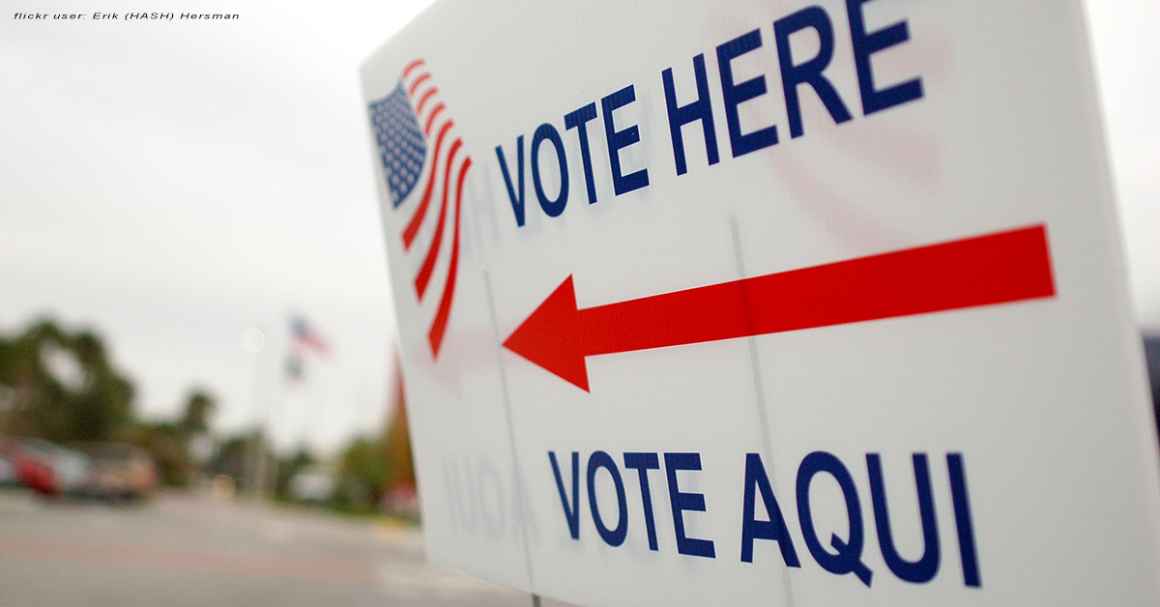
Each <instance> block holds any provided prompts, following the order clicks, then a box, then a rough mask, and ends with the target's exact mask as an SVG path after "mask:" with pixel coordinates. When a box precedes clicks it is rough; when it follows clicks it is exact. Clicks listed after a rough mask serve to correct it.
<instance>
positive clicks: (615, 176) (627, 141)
mask: <svg viewBox="0 0 1160 607" xmlns="http://www.w3.org/2000/svg"><path fill="white" fill-rule="evenodd" d="M633 101H636V92H635V89H633V87H632V85H631V84H630V85H628V86H626V87H624V88H622V89H620V90H619V91H616V92H615V93H611V94H609V95H606V96H605V97H604V98H603V99H601V100H600V109H601V111H602V112H603V113H604V138H605V139H606V140H608V162H609V164H610V166H611V168H612V190H613V191H614V192H616V195H617V196H620V195H621V194H624V193H627V192H631V191H633V190H638V189H640V188H643V187H645V186H647V185H648V170H647V169H641V170H639V171H634V172H632V173H629V174H628V175H624V174H622V173H621V167H620V150H622V149H623V148H626V147H628V146H630V145H632V144H634V143H636V142H638V141H640V129H639V128H637V126H636V125H633V126H630V127H628V128H626V129H622V130H619V131H618V130H616V124H615V121H614V119H613V116H612V112H613V110H615V109H616V108H619V107H624V106H626V105H628V104H630V103H632V102H633Z"/></svg>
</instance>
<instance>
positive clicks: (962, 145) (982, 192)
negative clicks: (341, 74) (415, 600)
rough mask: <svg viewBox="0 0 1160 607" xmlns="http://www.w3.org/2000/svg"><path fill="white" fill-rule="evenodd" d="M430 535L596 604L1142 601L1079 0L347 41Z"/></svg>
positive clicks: (1140, 530) (670, 12) (1099, 150)
mask: <svg viewBox="0 0 1160 607" xmlns="http://www.w3.org/2000/svg"><path fill="white" fill-rule="evenodd" d="M363 83H364V94H365V98H366V100H367V103H368V116H369V117H370V123H371V137H372V140H373V146H374V150H375V151H374V154H375V158H376V166H377V167H378V169H379V187H380V192H381V198H382V215H383V224H384V229H385V234H386V246H387V250H388V257H389V259H390V271H391V278H392V283H393V286H394V296H395V304H396V309H397V311H398V316H399V334H400V342H401V348H402V353H403V366H404V372H405V376H406V380H407V383H406V391H407V399H408V403H409V405H410V407H411V410H410V412H409V419H410V423H411V431H412V433H413V436H414V444H415V448H416V461H417V464H418V477H419V486H420V491H421V496H422V508H423V526H424V529H425V532H426V535H427V540H428V541H427V543H428V549H429V551H430V556H431V558H432V559H433V560H435V561H437V562H439V563H443V564H446V565H451V566H454V567H457V568H460V569H462V570H465V571H467V572H470V573H473V574H475V575H477V576H479V577H482V578H486V579H489V580H494V581H497V582H501V583H505V584H509V585H512V586H516V587H518V588H522V589H525V590H528V591H530V592H536V593H539V594H541V595H545V596H549V597H554V598H558V599H561V600H565V601H569V602H575V603H589V604H602V605H646V604H655V605H705V604H723V603H729V604H754V605H756V604H763V605H795V606H805V605H839V604H840V605H870V604H875V605H898V606H903V605H924V606H925V605H931V604H938V605H956V604H972V605H981V604H987V605H996V604H1043V605H1065V604H1066V605H1097V604H1099V605H1150V604H1154V603H1155V601H1156V600H1157V597H1160V582H1158V580H1160V576H1158V575H1157V572H1158V571H1160V551H1158V547H1160V526H1158V514H1160V499H1158V498H1160V485H1158V480H1160V474H1158V470H1157V449H1156V436H1155V430H1154V423H1153V420H1152V417H1151V411H1150V407H1149V405H1148V403H1147V401H1146V390H1145V378H1144V374H1143V365H1142V360H1141V357H1140V346H1139V339H1138V336H1137V334H1136V333H1135V331H1134V329H1133V326H1132V323H1131V318H1130V314H1129V310H1128V304H1127V295H1126V287H1125V276H1124V267H1123V265H1124V264H1123V260H1122V258H1121V244H1120V239H1119V235H1118V229H1117V224H1116V222H1117V219H1116V213H1115V209H1114V204H1113V200H1112V195H1111V191H1110V187H1109V183H1108V168H1107V161H1106V158H1105V155H1104V147H1103V146H1104V143H1103V134H1102V131H1101V126H1100V115H1099V108H1098V107H1097V103H1096V97H1095V93H1094V84H1093V76H1092V68H1091V62H1090V58H1089V51H1088V41H1087V38H1086V26H1085V23H1084V16H1083V12H1082V8H1081V6H1080V4H1079V2H1077V1H1075V0H1067V1H1063V2H1050V3H1045V2H1030V1H1016V2H951V1H949V0H943V1H927V2H914V1H889V0H872V1H866V0H848V1H846V2H822V3H820V4H816V5H815V4H807V3H801V2H788V3H770V2H731V3H729V4H728V6H723V5H721V4H720V3H716V2H680V3H673V4H668V3H664V4H660V3H633V2H576V3H550V2H533V3H468V2H462V3H455V2H442V3H438V4H437V5H435V6H434V7H433V8H431V9H430V10H428V11H427V12H426V13H424V14H423V15H422V16H421V17H419V18H418V19H417V20H416V21H415V22H414V23H412V24H411V25H410V26H409V27H407V28H406V29H405V30H403V31H402V32H401V33H400V34H399V35H397V36H396V37H394V38H393V39H392V40H391V41H390V42H389V43H388V44H387V45H386V46H384V47H383V48H382V49H380V50H379V51H378V52H376V53H375V54H374V55H373V56H372V57H371V58H370V59H369V60H368V61H367V63H366V65H365V66H364V68H363Z"/></svg>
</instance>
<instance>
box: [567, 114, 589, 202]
mask: <svg viewBox="0 0 1160 607" xmlns="http://www.w3.org/2000/svg"><path fill="white" fill-rule="evenodd" d="M595 118H596V104H595V103H589V104H588V105H585V106H582V107H579V108H577V109H576V110H574V111H571V112H568V113H567V114H564V128H565V129H576V135H577V136H579V138H580V163H581V164H582V165H583V166H584V186H585V188H586V189H587V190H588V204H592V203H594V202H596V181H595V180H594V179H593V178H592V154H591V152H590V151H589V147H588V122H589V121H591V120H594V119H595Z"/></svg>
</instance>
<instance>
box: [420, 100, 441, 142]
mask: <svg viewBox="0 0 1160 607" xmlns="http://www.w3.org/2000/svg"><path fill="white" fill-rule="evenodd" d="M443 107H444V106H443V102H442V101H440V102H439V103H438V104H437V105H436V106H435V108H434V109H432V110H431V115H430V116H428V117H427V124H425V125H423V134H424V135H430V134H431V126H432V125H434V124H435V117H436V116H438V115H439V112H442V111H443Z"/></svg>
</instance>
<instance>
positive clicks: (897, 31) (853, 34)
mask: <svg viewBox="0 0 1160 607" xmlns="http://www.w3.org/2000/svg"><path fill="white" fill-rule="evenodd" d="M868 1H869V0H846V13H847V14H848V16H849V19H850V40H851V42H853V45H854V67H855V69H857V71H858V91H859V92H860V93H861V94H862V113H863V114H864V115H867V116H868V115H870V114H873V113H874V112H880V111H882V110H885V109H889V108H892V107H894V106H896V105H901V104H903V103H906V102H907V101H914V100H915V99H921V98H922V80H921V79H919V78H913V79H911V80H907V81H906V82H902V83H900V84H896V85H894V86H891V87H887V88H885V89H882V90H879V89H877V88H875V86H874V72H873V71H872V69H871V65H870V56H871V55H873V54H874V53H877V52H878V51H881V50H884V49H888V48H890V47H892V46H896V45H899V44H902V43H903V42H906V41H907V40H909V39H910V32H909V31H908V30H907V26H906V22H905V21H901V22H898V23H895V24H894V25H891V26H889V27H886V28H883V29H880V30H878V31H876V32H873V33H869V32H867V31H866V20H865V17H864V16H863V15H862V5H863V4H865V3H866V2H868Z"/></svg>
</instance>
